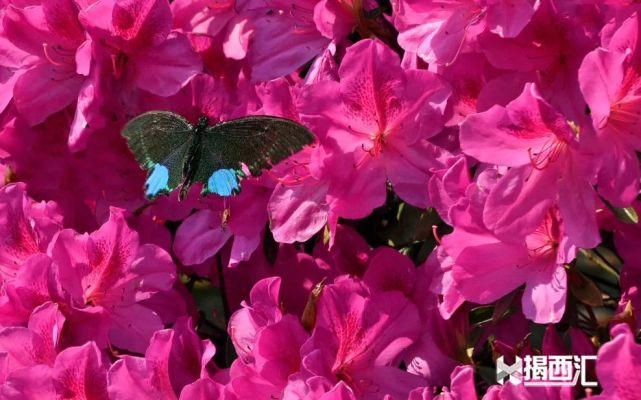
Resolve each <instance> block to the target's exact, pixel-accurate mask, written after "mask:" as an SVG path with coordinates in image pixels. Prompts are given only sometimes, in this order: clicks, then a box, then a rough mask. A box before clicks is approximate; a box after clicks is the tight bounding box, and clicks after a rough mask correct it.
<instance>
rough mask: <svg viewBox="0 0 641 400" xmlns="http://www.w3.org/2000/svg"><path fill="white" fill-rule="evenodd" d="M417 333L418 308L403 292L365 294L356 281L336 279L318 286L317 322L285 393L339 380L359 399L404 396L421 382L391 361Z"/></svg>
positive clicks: (365, 287)
mask: <svg viewBox="0 0 641 400" xmlns="http://www.w3.org/2000/svg"><path fill="white" fill-rule="evenodd" d="M418 335H419V315H418V311H417V309H416V306H415V305H414V304H412V303H411V302H410V301H408V299H407V298H405V297H404V296H403V295H402V294H400V293H399V292H397V291H390V292H380V293H369V290H368V288H367V286H365V285H364V284H362V283H360V282H359V281H357V280H353V279H349V278H346V277H345V278H343V279H340V280H338V281H337V282H336V283H334V284H332V285H328V286H326V287H325V289H324V290H323V294H322V296H321V298H320V300H319V301H318V310H317V319H316V326H315V328H314V331H313V332H312V336H311V337H310V339H309V340H308V341H307V342H306V343H305V344H304V345H303V347H302V348H301V355H302V364H303V366H304V370H303V371H302V372H301V373H300V374H297V375H294V376H292V377H291V378H290V384H289V385H288V389H287V390H286V392H285V393H288V390H292V391H296V392H301V391H302V392H309V391H312V390H314V387H315V386H318V385H319V384H321V382H322V385H323V386H324V387H326V388H327V389H329V388H331V387H333V386H334V385H335V384H336V383H338V382H339V381H343V382H345V383H346V384H347V385H348V387H349V388H351V390H353V392H354V394H355V395H356V397H358V398H364V399H368V398H378V396H380V393H387V394H390V395H392V396H395V397H397V396H398V397H399V398H404V397H405V396H407V395H408V393H409V391H410V390H411V389H413V388H415V387H417V386H421V383H423V382H424V381H423V379H421V378H419V377H417V376H415V375H412V374H409V373H407V372H405V371H402V370H401V369H399V368H397V366H396V365H395V363H398V357H399V355H400V353H401V352H402V351H403V350H404V349H405V348H407V347H408V346H410V345H411V344H412V343H413V342H414V341H416V340H417V338H418Z"/></svg>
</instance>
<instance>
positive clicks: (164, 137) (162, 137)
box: [122, 111, 193, 197]
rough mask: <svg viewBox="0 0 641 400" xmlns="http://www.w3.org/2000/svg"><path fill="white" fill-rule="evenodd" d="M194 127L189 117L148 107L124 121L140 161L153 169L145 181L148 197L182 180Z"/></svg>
mask: <svg viewBox="0 0 641 400" xmlns="http://www.w3.org/2000/svg"><path fill="white" fill-rule="evenodd" d="M192 129H193V127H192V126H191V124H189V122H187V120H186V119H184V118H183V117H181V116H180V115H177V114H174V113H171V112H167V111H149V112H146V113H144V114H141V115H139V116H137V117H136V118H134V119H132V120H131V121H129V122H128V123H127V125H125V127H124V129H123V131H122V135H123V136H124V137H125V138H127V142H128V144H129V148H130V149H131V151H132V152H133V153H134V155H135V156H136V160H137V161H138V164H140V166H141V167H142V168H144V169H147V170H150V172H149V175H148V177H147V181H146V182H145V189H146V192H145V194H146V195H147V196H148V197H155V196H157V195H158V194H160V193H162V192H169V191H171V190H173V189H174V188H176V187H177V186H178V185H180V183H181V182H182V180H183V176H182V168H183V164H184V160H185V158H186V157H187V151H188V149H189V144H190V142H191V140H192V135H191V134H190V132H191V130H192Z"/></svg>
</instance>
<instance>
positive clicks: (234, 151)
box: [194, 116, 314, 196]
mask: <svg viewBox="0 0 641 400" xmlns="http://www.w3.org/2000/svg"><path fill="white" fill-rule="evenodd" d="M313 142H314V135H313V134H312V133H311V132H310V131H309V130H308V129H307V128H305V127H304V126H303V125H300V124H298V123H296V122H294V121H291V120H288V119H284V118H278V117H268V116H251V117H245V118H239V119H234V120H231V121H226V122H222V123H220V124H217V125H214V126H211V127H209V128H207V131H206V132H205V134H204V135H203V139H202V143H203V145H202V146H201V151H202V154H201V158H200V163H199V167H198V170H197V171H196V174H195V177H194V180H195V181H200V182H203V183H205V187H204V191H205V193H216V194H219V195H221V196H229V195H231V194H233V193H235V192H237V191H238V190H239V184H238V182H239V178H241V177H242V176H243V172H242V164H245V165H246V166H247V168H249V171H250V173H251V174H252V175H254V176H257V175H260V174H261V172H262V170H264V169H267V168H270V167H271V166H272V165H275V164H277V163H278V162H280V161H281V160H283V159H285V158H287V157H289V156H290V155H292V154H294V153H296V152H298V151H300V150H301V149H302V148H303V147H304V146H305V145H308V144H311V143H313Z"/></svg>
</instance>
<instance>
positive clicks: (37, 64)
mask: <svg viewBox="0 0 641 400" xmlns="http://www.w3.org/2000/svg"><path fill="white" fill-rule="evenodd" d="M79 11H80V10H79V7H78V5H77V3H76V2H75V1H73V0H46V1H43V2H42V4H39V5H33V6H27V7H24V8H18V7H16V6H10V7H7V8H6V11H5V13H4V18H3V19H2V22H3V28H4V29H3V32H2V33H3V35H2V36H4V38H5V40H0V47H1V48H2V53H3V54H6V56H5V57H3V58H2V59H0V65H2V66H4V67H8V68H10V69H12V70H13V71H14V72H13V75H12V76H11V77H10V78H9V79H8V80H7V81H5V82H4V83H3V85H2V91H3V93H7V94H9V93H11V91H12V90H13V99H14V102H15V105H16V108H17V109H18V111H19V112H20V114H21V115H22V117H23V118H25V119H26V120H27V121H28V122H29V123H30V124H31V125H35V124H39V123H41V122H42V121H44V120H45V119H46V118H47V117H49V116H50V115H51V114H53V113H55V112H58V111H60V110H62V109H64V108H65V107H67V106H68V105H70V104H73V103H74V102H75V101H76V99H77V98H78V94H79V92H80V88H81V86H82V84H83V82H84V81H85V79H86V75H88V74H89V64H90V61H91V46H90V44H89V42H88V41H87V37H86V34H85V31H84V29H83V27H82V26H81V25H80V22H79V20H78V13H79ZM3 97H4V96H3ZM5 99H6V97H5ZM6 104H7V101H6V100H4V101H3V100H0V110H2V109H4V107H5V106H6Z"/></svg>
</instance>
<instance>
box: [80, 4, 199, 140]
mask: <svg viewBox="0 0 641 400" xmlns="http://www.w3.org/2000/svg"><path fill="white" fill-rule="evenodd" d="M80 21H81V22H82V24H83V26H85V28H86V29H87V32H89V36H90V37H91V41H92V51H93V53H94V58H95V63H94V65H93V68H94V69H96V70H99V71H100V76H99V80H98V81H96V82H93V83H92V84H91V87H89V88H87V90H88V94H91V93H93V92H98V91H99V93H101V95H100V96H93V98H87V99H85V101H86V102H87V103H92V102H101V103H102V104H104V103H107V104H109V103H110V102H114V103H115V104H117V105H118V106H122V105H124V104H127V103H128V102H129V99H127V97H128V96H130V95H132V91H133V90H134V89H142V90H144V91H147V92H150V93H153V94H156V95H158V96H171V95H173V94H175V93H176V92H178V91H179V90H180V89H181V88H182V87H183V86H185V85H186V84H187V83H188V82H189V80H190V79H191V78H192V77H193V76H194V75H196V74H197V73H198V72H200V71H201V70H202V61H201V59H200V58H199V57H198V55H197V54H196V52H195V51H194V50H193V49H192V47H191V44H190V42H189V39H188V38H187V37H186V36H184V35H183V34H181V33H178V32H171V28H172V16H171V9H170V7H169V2H167V1H166V0H99V1H97V2H95V3H93V4H91V5H90V6H89V7H87V8H86V9H84V10H82V12H81V13H80ZM114 85H115V86H114ZM114 87H118V88H119V89H118V90H117V91H115V92H114V91H113V89H114ZM92 91H93V92H92ZM83 106H84V107H85V108H88V107H90V104H85V105H83ZM89 114H90V111H89ZM85 117H86V116H85ZM85 119H86V118H85ZM100 124H102V125H104V121H100ZM77 125H78V126H74V129H73V131H72V134H71V137H70V144H71V145H72V146H73V148H74V149H79V148H83V147H84V146H85V145H86V143H85V140H86V135H87V134H88V130H87V129H86V128H87V123H86V121H80V122H77Z"/></svg>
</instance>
